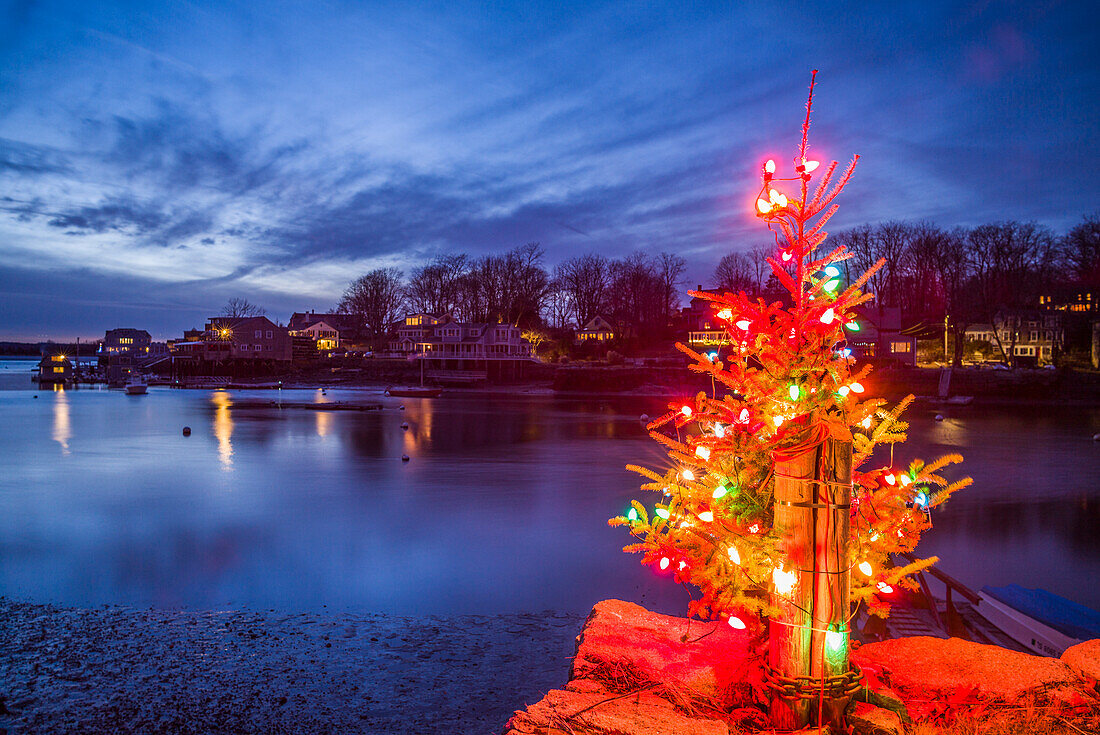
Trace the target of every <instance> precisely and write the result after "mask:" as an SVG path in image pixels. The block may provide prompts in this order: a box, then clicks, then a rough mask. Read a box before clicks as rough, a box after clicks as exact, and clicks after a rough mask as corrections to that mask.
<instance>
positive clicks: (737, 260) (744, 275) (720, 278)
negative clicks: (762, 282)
mask: <svg viewBox="0 0 1100 735" xmlns="http://www.w3.org/2000/svg"><path fill="white" fill-rule="evenodd" d="M755 273H756V271H755V268H754V265H753V263H752V258H751V257H750V256H749V255H748V254H746V253H727V254H726V255H723V256H722V259H721V260H719V261H718V265H717V267H715V269H714V283H715V285H716V286H717V287H718V288H720V289H722V290H723V291H730V292H732V293H737V292H738V291H746V292H749V293H751V292H753V291H755V290H756V289H757V286H758V285H759V282H758V281H757V280H756V277H755Z"/></svg>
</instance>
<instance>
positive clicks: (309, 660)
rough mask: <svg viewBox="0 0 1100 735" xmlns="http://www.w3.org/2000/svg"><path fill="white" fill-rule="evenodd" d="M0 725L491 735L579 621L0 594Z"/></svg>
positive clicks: (554, 672)
mask: <svg viewBox="0 0 1100 735" xmlns="http://www.w3.org/2000/svg"><path fill="white" fill-rule="evenodd" d="M0 621H3V622H2V623H0V633H2V635H0V730H5V729H6V730H7V731H10V732H70V733H83V732H87V733H93V732H121V733H128V732H165V731H168V732H188V733H190V732H256V733H280V732H287V733H293V732H310V733H348V732H362V733H378V732H417V733H433V732H438V733H458V732H461V733H472V734H476V733H497V732H499V731H500V728H501V724H502V723H503V722H505V721H507V720H508V718H509V717H511V715H512V713H513V712H514V711H516V710H519V709H523V708H524V707H525V706H526V705H527V704H530V703H533V702H535V701H537V700H538V699H539V698H540V697H541V696H542V694H543V692H545V691H547V690H548V689H551V688H553V687H555V686H561V685H563V684H564V683H565V682H566V681H567V679H568V672H569V667H570V661H571V658H572V655H573V653H574V638H575V636H576V634H577V632H578V631H579V630H580V628H581V625H582V624H583V621H584V616H582V615H573V614H566V613H554V612H549V611H548V612H544V613H538V614H533V613H508V614H501V615H462V616H433V615H429V616H423V617H404V616H392V615H386V614H380V613H352V612H347V613H340V612H328V611H323V612H319V613H318V612H295V613H291V612H280V611H275V610H268V611H255V610H237V611H215V610H159V609H135V608H128V607H123V606H100V607H95V608H81V607H66V606H61V605H53V604H42V603H34V602H26V601H17V600H14V599H12V598H8V597H0Z"/></svg>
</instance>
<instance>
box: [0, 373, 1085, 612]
mask: <svg viewBox="0 0 1100 735" xmlns="http://www.w3.org/2000/svg"><path fill="white" fill-rule="evenodd" d="M29 398H30V395H29V392H28V391H0V410H2V411H3V415H4V416H5V417H6V419H7V420H6V421H4V422H2V424H0V446H3V447H4V450H3V455H4V459H5V462H4V464H5V472H4V473H3V474H2V475H0V594H5V595H12V596H16V597H20V598H24V599H33V600H42V601H57V602H63V603H71V604H99V603H122V604H131V605H158V606H176V605H185V606H191V607H228V606H250V607H279V608H284V609H316V608H319V607H321V605H328V606H329V607H330V608H332V607H354V608H357V609H366V610H378V611H382V612H393V613H401V614H427V613H447V612H463V613H490V612H499V611H509V610H542V609H557V610H564V611H570V612H581V613H583V612H585V611H586V610H587V609H588V608H589V607H590V606H591V605H592V604H593V603H594V602H595V601H597V600H599V599H603V598H607V597H620V598H623V599H630V600H634V601H637V602H641V603H643V604H646V605H648V606H650V607H653V608H655V609H661V610H666V611H668V612H677V613H680V612H682V611H683V607H684V601H685V595H684V593H683V591H682V590H680V589H679V588H676V587H675V586H674V585H673V584H672V583H671V582H670V581H669V580H667V579H664V578H658V577H655V576H654V575H653V574H652V573H651V572H649V571H647V570H644V569H642V568H640V566H639V565H638V561H637V557H635V556H627V555H624V554H622V553H621V551H620V548H621V546H623V545H624V544H625V543H626V542H627V541H628V537H627V536H626V535H625V534H624V533H623V532H622V531H621V529H611V528H608V527H607V525H606V520H607V518H608V517H610V516H612V515H615V514H617V513H619V512H621V511H622V510H624V509H625V508H626V507H627V503H628V502H629V499H630V498H632V497H644V496H642V494H641V492H640V491H638V490H637V484H638V481H637V479H636V478H635V477H633V476H632V475H631V474H629V473H627V472H626V471H625V470H624V469H623V466H624V465H625V464H626V463H627V462H634V463H640V464H648V465H649V466H654V467H661V466H663V465H664V463H665V461H666V460H665V456H664V454H663V453H662V452H661V451H660V448H659V447H657V446H656V444H655V443H654V442H652V441H650V440H649V439H648V438H646V437H645V435H644V432H643V430H642V427H641V425H640V423H639V421H638V415H639V414H641V413H648V414H649V415H651V416H652V415H658V414H659V413H660V412H661V410H662V407H663V403H662V402H661V401H655V400H652V399H639V398H622V399H614V400H605V399H598V398H593V399H576V398H553V397H545V398H542V397H531V398H508V397H491V398H486V397H476V396H460V395H450V396H445V397H444V398H441V399H436V400H424V399H394V398H389V397H384V396H382V395H381V394H380V393H378V392H370V391H349V390H334V389H329V390H328V391H327V395H326V394H322V393H321V392H320V391H214V392H200V391H179V390H170V389H163V388H151V389H150V391H149V394H148V395H146V396H140V397H127V396H124V395H123V394H121V393H119V392H117V391H105V390H86V389H82V390H78V391H65V392H63V393H57V394H42V396H41V398H39V399H37V400H29ZM43 399H45V400H43ZM312 401H350V402H356V401H361V402H367V403H381V404H383V406H384V408H383V410H381V411H366V412H357V411H317V410H308V409H303V408H280V407H279V404H280V403H291V402H297V403H303V402H312ZM402 404H404V405H405V406H406V408H407V410H405V411H401V410H399V409H398V406H399V405H402ZM941 410H942V409H941ZM933 413H935V412H934V411H929V410H924V409H913V410H911V411H910V413H909V418H910V420H911V421H912V430H911V434H912V441H911V442H910V443H909V444H908V445H906V447H905V448H904V449H902V450H899V453H898V462H899V463H900V462H907V461H908V459H909V458H911V457H912V456H917V455H920V456H924V457H925V458H933V457H935V456H938V455H939V454H942V453H946V452H953V451H961V452H962V453H963V454H964V456H965V457H966V459H967V461H966V465H965V468H966V472H968V473H969V474H971V475H973V476H974V478H975V487H974V488H972V489H967V490H964V491H962V492H961V493H960V494H959V495H958V496H957V497H956V499H954V500H952V501H951V502H949V503H948V504H947V505H946V506H945V508H944V509H943V510H942V511H938V512H937V513H936V514H935V516H934V520H935V527H934V529H933V530H932V531H931V532H929V534H928V536H927V538H926V540H925V542H924V543H922V545H921V547H919V548H918V551H919V552H921V553H923V554H925V555H931V554H936V555H939V556H941V557H942V562H941V566H942V567H943V568H944V569H945V571H947V572H949V573H951V574H952V575H954V576H956V577H959V578H960V579H962V581H964V582H965V583H967V584H970V585H972V586H975V587H980V586H981V585H982V584H1005V583H1008V582H1018V583H1020V584H1024V585H1025V586H1040V587H1046V588H1048V589H1051V590H1052V591H1055V592H1058V593H1059V594H1063V595H1066V596H1068V597H1071V598H1073V599H1076V600H1078V601H1080V602H1084V603H1086V604H1090V605H1092V606H1094V607H1096V606H1100V590H1098V587H1100V586H1097V585H1095V584H1093V583H1091V580H1092V579H1094V578H1097V577H1098V576H1100V481H1098V479H1100V447H1098V446H1096V445H1094V444H1093V443H1092V442H1091V441H1089V438H1090V437H1091V436H1092V434H1094V433H1096V432H1097V431H1100V410H1098V409H1081V408H1059V409H1057V410H1056V411H1054V410H1051V409H1049V408H1017V409H1011V410H1009V409H979V408H966V409H955V410H954V413H952V414H950V415H948V417H947V420H945V421H944V422H942V423H936V422H934V421H932V414H933ZM406 421H407V422H408V424H409V428H408V429H407V430H402V429H401V424H402V422H406ZM185 425H186V426H191V427H193V433H192V436H190V437H183V436H182V433H181V429H182V427H183V426H185ZM402 454H407V455H409V456H410V457H411V461H410V462H408V463H403V462H402V461H401V455H402ZM652 500H653V499H652V498H650V501H651V502H652Z"/></svg>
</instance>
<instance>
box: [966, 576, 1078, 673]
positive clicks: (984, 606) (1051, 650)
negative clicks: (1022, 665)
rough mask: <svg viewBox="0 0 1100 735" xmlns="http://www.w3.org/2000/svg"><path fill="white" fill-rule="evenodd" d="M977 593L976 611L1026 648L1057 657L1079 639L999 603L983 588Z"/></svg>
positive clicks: (1042, 654)
mask: <svg viewBox="0 0 1100 735" xmlns="http://www.w3.org/2000/svg"><path fill="white" fill-rule="evenodd" d="M978 596H979V597H980V598H981V603H979V604H978V606H977V607H976V608H975V609H976V610H977V611H978V614H979V615H981V616H982V617H983V618H985V619H986V620H988V621H989V622H990V623H991V624H993V625H995V626H996V627H997V628H999V629H1000V630H1002V631H1004V633H1005V634H1006V635H1008V636H1009V637H1010V638H1012V639H1013V640H1014V641H1016V642H1018V643H1019V644H1020V645H1022V646H1024V647H1025V648H1026V649H1028V650H1029V651H1034V652H1035V653H1038V654H1039V655H1041V656H1053V657H1055V658H1057V657H1059V656H1061V655H1062V652H1063V651H1065V650H1066V649H1067V648H1069V647H1070V646H1074V645H1076V644H1078V643H1080V642H1081V641H1080V640H1079V639H1077V638H1071V637H1070V636H1068V635H1066V634H1064V633H1062V632H1060V631H1057V630H1055V629H1054V628H1051V627H1050V626H1049V625H1046V624H1045V623H1042V622H1040V621H1038V620H1036V619H1035V618H1033V617H1031V616H1030V615H1028V614H1026V613H1024V612H1021V611H1019V610H1017V609H1016V608H1014V607H1011V606H1010V605H1007V604H1006V603H1004V602H1001V601H1000V600H998V599H997V598H995V597H993V596H992V595H990V594H988V593H987V592H985V591H984V590H983V591H982V592H980V593H978Z"/></svg>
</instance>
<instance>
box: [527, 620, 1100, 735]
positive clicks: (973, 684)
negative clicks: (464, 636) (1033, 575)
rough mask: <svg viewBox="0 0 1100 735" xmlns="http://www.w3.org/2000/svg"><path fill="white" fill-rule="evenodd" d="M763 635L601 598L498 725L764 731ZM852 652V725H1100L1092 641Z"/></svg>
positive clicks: (636, 732) (924, 640)
mask: <svg viewBox="0 0 1100 735" xmlns="http://www.w3.org/2000/svg"><path fill="white" fill-rule="evenodd" d="M766 639H767V631H766V629H765V628H764V627H763V626H761V625H760V623H759V621H757V622H755V623H754V624H751V625H749V626H748V627H747V628H746V629H745V630H734V629H733V628H731V627H729V626H727V625H725V624H723V623H718V622H709V623H703V622H699V621H689V620H687V619H684V618H676V617H669V616H666V615H659V614H657V613H653V612H650V611H648V610H646V609H644V608H642V607H639V606H638V605H634V604H632V603H629V602H622V601H620V600H605V601H604V602H600V603H598V604H597V605H596V607H595V608H594V609H593V610H592V613H591V614H590V615H589V617H588V620H587V621H586V622H585V626H584V629H583V631H582V632H581V635H580V636H579V637H578V643H577V653H576V657H575V660H574V663H573V667H572V669H571V671H570V679H569V682H568V683H567V684H565V685H564V686H563V687H561V688H559V689H553V690H551V691H549V692H547V694H546V696H545V697H544V698H543V699H542V700H541V701H539V702H538V703H536V704H534V705H531V706H530V707H528V708H527V709H525V710H521V711H518V712H516V714H515V715H514V716H513V717H512V718H511V720H509V721H508V724H507V725H506V727H505V732H506V734H507V735H566V734H568V735H733V734H736V733H742V732H768V731H770V727H769V722H770V721H769V718H768V714H767V709H768V701H769V698H770V694H769V692H768V690H767V688H766V687H765V684H764V677H763V668H762V664H763V661H764V658H765V656H766V646H767V640H766ZM852 661H853V662H854V663H856V664H857V665H859V666H860V668H861V669H862V670H863V673H864V677H865V678H864V683H865V688H864V689H862V690H861V691H860V693H858V694H857V695H856V697H855V699H854V701H853V702H852V703H851V705H850V706H849V708H848V723H849V725H851V726H853V727H854V730H855V732H856V733H858V734H860V735H903V733H914V732H920V733H921V735H940V734H941V733H942V734H946V733H956V732H962V733H972V732H981V733H989V734H990V735H993V734H996V735H1009V734H1012V735H1030V734H1033V733H1044V734H1053V733H1070V734H1072V733H1095V732H1098V731H1100V689H1098V684H1097V680H1098V678H1100V640H1094V641H1087V642H1085V643H1082V644H1079V645H1077V646H1074V647H1073V648H1070V649H1069V650H1067V651H1066V652H1065V654H1064V655H1063V656H1062V658H1061V659H1053V658H1043V657H1039V656H1031V655H1028V654H1025V653H1017V652H1015V651H1009V650H1007V649H1003V648H998V647H996V646H986V645H981V644H978V643H972V642H969V641H964V640H961V639H959V638H950V639H946V640H944V639H939V638H930V637H913V638H899V639H895V640H888V641H883V642H881V643H871V644H866V645H863V646H861V647H859V648H858V649H857V650H855V651H853V653H852ZM978 722H980V723H981V727H980V728H976V727H975V725H976V723H978ZM826 730H827V728H826ZM808 732H817V728H811V729H810V730H809V731H808ZM834 735H835V734H834Z"/></svg>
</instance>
